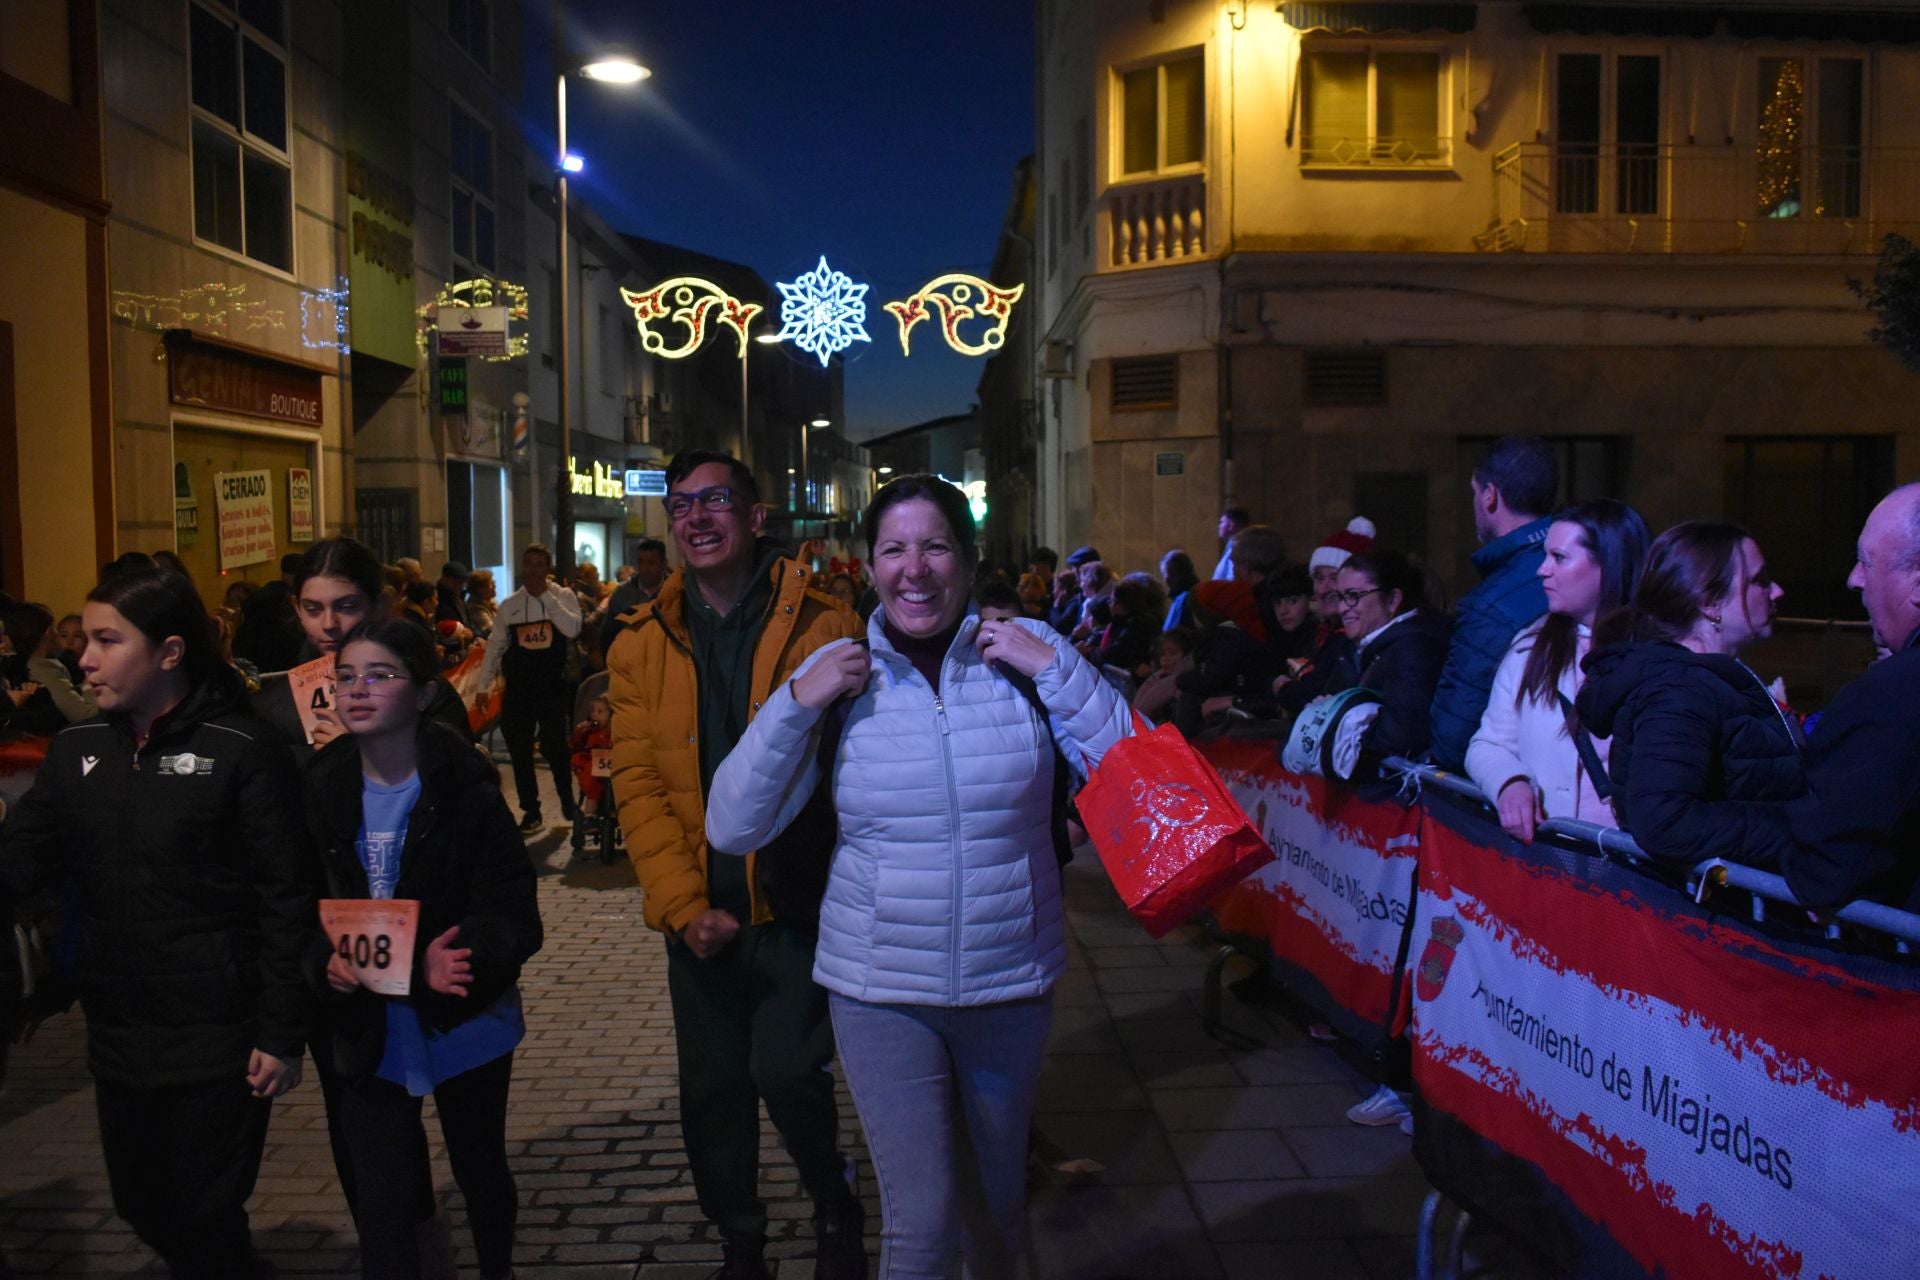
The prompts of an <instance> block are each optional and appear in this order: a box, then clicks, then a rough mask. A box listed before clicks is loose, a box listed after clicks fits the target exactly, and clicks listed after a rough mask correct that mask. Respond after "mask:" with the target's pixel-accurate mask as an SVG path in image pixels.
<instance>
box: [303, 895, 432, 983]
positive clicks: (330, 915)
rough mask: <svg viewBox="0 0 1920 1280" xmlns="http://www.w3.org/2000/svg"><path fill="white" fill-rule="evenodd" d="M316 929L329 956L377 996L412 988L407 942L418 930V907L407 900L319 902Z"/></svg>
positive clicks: (411, 962) (412, 940) (331, 900)
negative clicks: (320, 930) (322, 931)
mask: <svg viewBox="0 0 1920 1280" xmlns="http://www.w3.org/2000/svg"><path fill="white" fill-rule="evenodd" d="M320 927H321V928H323V929H325V930H326V931H327V941H328V942H330V943H332V944H333V953H334V954H335V955H337V956H339V957H340V959H341V960H342V961H344V962H345V963H346V966H347V968H349V969H351V970H353V973H354V975H355V976H356V977H358V978H359V979H360V985H361V986H363V987H365V988H366V989H367V990H369V991H373V992H377V993H378V994H380V995H383V996H404V995H407V994H408V993H409V992H410V991H411V990H412V987H413V944H414V938H415V936H416V935H417V934H418V933H419V931H420V904H419V902H417V901H415V900H414V899H411V898H322V899H321V900H320Z"/></svg>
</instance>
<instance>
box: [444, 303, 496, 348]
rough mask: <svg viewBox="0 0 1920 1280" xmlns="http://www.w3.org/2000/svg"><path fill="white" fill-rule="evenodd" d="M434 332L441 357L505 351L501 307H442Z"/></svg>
mask: <svg viewBox="0 0 1920 1280" xmlns="http://www.w3.org/2000/svg"><path fill="white" fill-rule="evenodd" d="M436 332H437V334H438V339H437V341H438V344H439V353H440V355H442V356H500V357H504V356H505V355H506V354H507V309H506V308H505V307H443V308H441V311H440V327H439V329H438V330H437V331H436Z"/></svg>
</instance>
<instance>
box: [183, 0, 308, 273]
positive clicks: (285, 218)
mask: <svg viewBox="0 0 1920 1280" xmlns="http://www.w3.org/2000/svg"><path fill="white" fill-rule="evenodd" d="M187 24H188V33H187V38H188V44H189V46H190V53H189V60H190V63H191V74H190V79H191V81H192V101H193V109H192V119H193V125H192V134H193V234H194V235H195V237H197V238H198V239H201V240H205V241H208V242H210V243H212V244H217V245H219V246H221V247H222V248H226V249H231V250H233V251H234V252H235V253H240V254H244V255H246V256H247V257H249V258H252V259H254V260H256V261H258V262H263V263H265V264H267V265H268V266H271V267H278V268H279V269H280V270H282V271H291V270H293V161H292V157H291V156H290V155H289V153H288V150H287V50H286V45H285V43H284V40H285V37H286V29H285V13H284V11H283V9H282V8H281V3H280V0H239V3H238V4H237V5H235V4H218V5H216V4H213V3H210V2H209V3H200V2H198V0H196V3H194V4H192V5H189V6H188V9H187Z"/></svg>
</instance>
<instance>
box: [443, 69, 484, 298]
mask: <svg viewBox="0 0 1920 1280" xmlns="http://www.w3.org/2000/svg"><path fill="white" fill-rule="evenodd" d="M449 109H450V115H451V117H452V125H453V127H452V134H451V150H452V153H453V155H452V164H453V209H452V219H453V256H454V257H455V258H457V259H459V260H460V261H461V262H465V263H470V264H472V265H473V266H475V267H477V268H479V269H480V270H482V271H488V272H490V271H492V270H493V238H494V237H493V227H494V214H493V130H491V129H489V128H487V126H486V125H484V124H481V123H480V121H478V120H476V119H475V118H474V117H473V116H472V115H471V114H470V113H469V112H468V111H467V110H466V109H465V108H464V107H462V106H461V105H460V104H459V103H457V102H455V103H450V104H449Z"/></svg>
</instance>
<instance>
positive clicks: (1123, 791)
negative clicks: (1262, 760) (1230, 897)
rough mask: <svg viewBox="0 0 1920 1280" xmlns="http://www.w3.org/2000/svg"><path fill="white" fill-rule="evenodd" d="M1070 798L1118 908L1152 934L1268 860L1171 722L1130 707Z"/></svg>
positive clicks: (1232, 803) (1253, 833)
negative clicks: (1125, 727)
mask: <svg viewBox="0 0 1920 1280" xmlns="http://www.w3.org/2000/svg"><path fill="white" fill-rule="evenodd" d="M1133 720H1134V736H1132V737H1131V738H1122V739H1121V740H1120V741H1119V742H1116V743H1115V744H1114V745H1113V746H1112V747H1111V748H1109V749H1108V751H1107V753H1106V756H1105V757H1104V758H1103V759H1102V760H1101V761H1100V767H1099V768H1098V769H1095V770H1094V771H1093V776H1092V777H1090V778H1088V779H1087V783H1086V785H1085V786H1083V787H1082V788H1080V794H1079V796H1078V798H1077V800H1076V804H1077V805H1078V807H1079V810H1080V819H1081V821H1082V822H1083V823H1085V824H1086V828H1087V834H1088V835H1089V836H1090V837H1091V838H1092V840H1093V847H1094V849H1095V850H1096V851H1097V852H1098V853H1099V855H1100V861H1101V862H1102V863H1104V864H1105V865H1106V868H1107V874H1108V876H1109V877H1111V879H1112V880H1113V887H1114V889H1115V890H1117V891H1118V892H1119V894H1120V900H1121V901H1122V902H1124V903H1125V904H1126V906H1127V910H1128V911H1130V912H1132V913H1133V916H1134V918H1135V919H1136V920H1138V921H1139V922H1140V923H1141V924H1142V925H1143V926H1145V928H1146V930H1147V932H1148V933H1149V934H1151V935H1152V936H1153V937H1156V938H1158V937H1162V936H1164V935H1165V934H1167V933H1168V932H1170V931H1171V930H1173V929H1174V928H1176V927H1178V926H1179V925H1181V924H1183V923H1185V922H1186V921H1187V920H1188V919H1189V918H1191V917H1192V916H1193V915H1194V914H1195V913H1197V912H1198V911H1199V910H1200V909H1201V908H1203V907H1205V906H1206V905H1207V904H1208V903H1210V902H1212V901H1213V900H1214V899H1215V898H1216V897H1218V896H1219V895H1220V894H1221V893H1222V892H1224V891H1225V890H1226V889H1227V888H1229V887H1230V886H1232V885H1234V884H1236V883H1238V882H1239V881H1240V880H1242V879H1243V878H1245V877H1246V875H1247V874H1248V873H1249V872H1252V871H1254V870H1255V869H1257V868H1259V867H1262V866H1264V865H1266V864H1267V863H1269V862H1272V861H1273V850H1272V849H1269V848H1268V847H1267V842H1266V841H1265V840H1264V839H1263V838H1261V835H1260V833H1259V831H1257V830H1256V829H1255V828H1254V825H1253V823H1252V821H1250V820H1249V819H1248V817H1247V815H1246V812H1245V811H1244V810H1242V809H1241V808H1240V806H1239V805H1238V804H1237V803H1236V802H1235V801H1234V799H1233V797H1232V796H1231V795H1229V794H1228V793H1227V788H1226V785H1225V784H1224V783H1222V782H1221V781H1220V775H1219V774H1217V773H1215V772H1214V769H1213V766H1212V765H1210V764H1208V763H1207V762H1206V760H1205V759H1204V758H1202V757H1201V755H1200V753H1199V752H1197V751H1195V750H1194V749H1193V747H1192V746H1191V745H1189V744H1188V742H1187V740H1186V738H1185V737H1184V736H1182V735H1181V733H1180V731H1179V730H1178V729H1175V728H1174V727H1173V726H1172V725H1162V726H1160V727H1159V728H1157V729H1155V728H1152V727H1151V726H1149V725H1148V724H1147V722H1146V721H1145V720H1143V719H1141V717H1140V716H1139V714H1138V713H1135V714H1134V717H1133Z"/></svg>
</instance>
